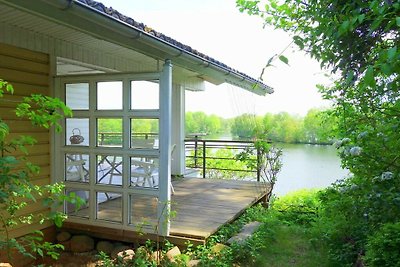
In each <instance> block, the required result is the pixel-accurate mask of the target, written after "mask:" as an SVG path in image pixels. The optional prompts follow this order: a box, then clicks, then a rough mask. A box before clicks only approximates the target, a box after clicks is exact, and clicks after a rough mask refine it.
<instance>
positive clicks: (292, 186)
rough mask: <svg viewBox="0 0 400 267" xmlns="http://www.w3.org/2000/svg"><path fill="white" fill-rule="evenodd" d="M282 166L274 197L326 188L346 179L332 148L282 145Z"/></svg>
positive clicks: (345, 174)
mask: <svg viewBox="0 0 400 267" xmlns="http://www.w3.org/2000/svg"><path fill="white" fill-rule="evenodd" d="M279 146H280V147H282V149H283V156H282V163H283V167H282V170H281V172H280V173H279V175H278V180H277V182H276V184H275V188H274V194H276V195H278V196H282V195H285V194H286V193H288V192H291V191H295V190H298V189H301V188H324V187H327V186H329V185H330V184H331V183H333V182H334V181H336V180H337V179H340V178H343V177H345V176H347V174H348V171H347V170H343V169H342V168H341V167H340V159H339V157H338V156H337V154H336V149H335V148H334V147H333V146H318V145H297V144H296V145H293V144H280V145H279Z"/></svg>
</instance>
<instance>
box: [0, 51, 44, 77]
mask: <svg viewBox="0 0 400 267" xmlns="http://www.w3.org/2000/svg"><path fill="white" fill-rule="evenodd" d="M0 67H1V68H6V69H12V70H18V71H26V72H27V73H37V74H45V75H48V74H49V65H48V63H47V62H46V63H40V62H34V61H30V60H26V59H20V58H15V57H11V56H6V55H1V54H0Z"/></svg>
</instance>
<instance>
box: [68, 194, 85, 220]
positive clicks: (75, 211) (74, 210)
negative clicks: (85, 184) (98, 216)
mask: <svg viewBox="0 0 400 267" xmlns="http://www.w3.org/2000/svg"><path fill="white" fill-rule="evenodd" d="M71 193H72V194H75V196H78V197H80V198H81V199H82V200H83V201H84V204H82V205H81V206H80V207H78V206H77V205H76V204H73V203H69V202H66V203H65V212H66V214H67V215H68V216H73V217H82V218H89V191H85V190H80V189H70V188H68V189H67V190H66V191H65V194H66V195H70V194H71Z"/></svg>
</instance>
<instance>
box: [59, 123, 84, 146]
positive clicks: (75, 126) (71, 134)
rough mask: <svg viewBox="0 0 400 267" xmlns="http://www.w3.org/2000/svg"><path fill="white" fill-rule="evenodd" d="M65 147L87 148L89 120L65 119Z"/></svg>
mask: <svg viewBox="0 0 400 267" xmlns="http://www.w3.org/2000/svg"><path fill="white" fill-rule="evenodd" d="M65 124H66V129H65V131H66V135H65V137H66V140H65V144H66V145H73V146H88V145H89V119H88V118H79V119H77V118H74V119H66V122H65Z"/></svg>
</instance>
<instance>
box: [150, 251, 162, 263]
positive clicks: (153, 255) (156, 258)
mask: <svg viewBox="0 0 400 267" xmlns="http://www.w3.org/2000/svg"><path fill="white" fill-rule="evenodd" d="M161 258H162V253H161V251H159V250H156V251H153V253H151V255H150V259H151V260H152V261H156V262H159V261H161Z"/></svg>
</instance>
